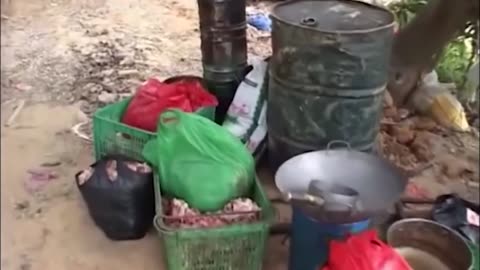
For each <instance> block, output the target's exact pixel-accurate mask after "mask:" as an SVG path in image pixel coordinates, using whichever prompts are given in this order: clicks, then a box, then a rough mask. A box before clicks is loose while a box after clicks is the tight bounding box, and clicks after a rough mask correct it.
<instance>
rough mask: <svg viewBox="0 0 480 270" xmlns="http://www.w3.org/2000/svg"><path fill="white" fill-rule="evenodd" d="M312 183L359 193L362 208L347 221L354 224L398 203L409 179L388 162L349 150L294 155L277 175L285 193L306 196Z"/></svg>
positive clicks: (281, 188) (278, 185) (280, 186)
mask: <svg viewBox="0 0 480 270" xmlns="http://www.w3.org/2000/svg"><path fill="white" fill-rule="evenodd" d="M312 180H318V181H323V182H325V183H326V184H337V185H341V186H345V187H348V188H351V189H353V190H355V191H356V192H358V199H357V201H358V202H359V204H360V205H361V208H360V209H353V212H352V213H351V216H350V217H349V218H348V219H347V220H345V222H355V221H358V220H363V219H366V218H369V217H371V216H372V215H375V214H378V213H380V212H383V211H384V210H386V209H387V208H389V207H390V206H392V205H393V204H394V203H395V201H397V200H398V198H399V197H400V195H401V194H402V192H403V191H404V190H405V187H406V184H407V179H406V177H404V175H402V173H401V172H400V171H399V170H398V169H397V168H396V167H394V166H393V165H391V164H390V163H389V162H387V161H386V160H384V159H381V158H379V157H377V156H375V155H372V154H367V153H363V152H359V151H354V150H349V149H335V150H324V151H315V152H309V153H305V154H301V155H298V156H295V157H293V158H291V159H289V160H287V161H286V162H285V163H283V164H282V165H281V166H280V168H279V169H278V171H277V172H276V174H275V184H276V186H277V187H278V189H279V190H280V192H282V193H296V194H302V193H307V192H308V188H309V185H310V182H311V181H312Z"/></svg>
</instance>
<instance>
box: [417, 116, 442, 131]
mask: <svg viewBox="0 0 480 270" xmlns="http://www.w3.org/2000/svg"><path fill="white" fill-rule="evenodd" d="M414 123H415V128H416V129H418V130H425V131H432V130H434V129H436V128H437V126H438V125H437V122H435V121H434V120H433V119H431V118H429V117H417V118H416V120H415V122H414Z"/></svg>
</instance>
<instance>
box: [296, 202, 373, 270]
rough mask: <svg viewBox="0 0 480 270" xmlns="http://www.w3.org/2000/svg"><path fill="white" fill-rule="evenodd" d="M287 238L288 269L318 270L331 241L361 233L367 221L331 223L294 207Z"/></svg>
mask: <svg viewBox="0 0 480 270" xmlns="http://www.w3.org/2000/svg"><path fill="white" fill-rule="evenodd" d="M292 210H293V215H292V233H291V238H290V254H289V262H288V269H289V270H318V269H320V268H321V266H323V265H324V264H325V263H326V261H327V259H328V245H329V242H330V240H333V239H342V238H343V237H345V236H347V235H351V234H355V233H359V232H362V231H364V230H366V229H368V228H369V223H370V221H369V220H363V221H358V222H355V223H347V224H331V223H325V222H321V221H319V220H316V219H313V218H311V217H310V216H309V215H307V214H306V213H305V212H304V211H302V209H300V208H297V207H293V209H292Z"/></svg>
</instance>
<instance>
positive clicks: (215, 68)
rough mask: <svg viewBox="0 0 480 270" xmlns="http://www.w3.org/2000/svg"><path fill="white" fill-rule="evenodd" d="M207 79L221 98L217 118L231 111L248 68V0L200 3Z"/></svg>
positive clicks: (200, 1) (202, 45) (209, 85)
mask: <svg viewBox="0 0 480 270" xmlns="http://www.w3.org/2000/svg"><path fill="white" fill-rule="evenodd" d="M197 3H198V10H199V16H200V38H201V50H202V65H203V77H204V79H205V81H206V82H207V84H208V87H209V89H210V90H212V91H213V92H214V94H215V95H216V96H217V98H218V99H219V106H218V108H217V113H218V114H219V115H218V117H217V118H223V115H224V114H225V113H226V111H227V110H228V106H229V105H230V103H231V101H232V100H233V97H234V95H235V91H236V88H237V86H238V85H239V84H240V82H241V80H242V78H243V72H244V71H245V68H246V67H247V37H246V29H247V23H246V11H245V8H246V2H245V0H197Z"/></svg>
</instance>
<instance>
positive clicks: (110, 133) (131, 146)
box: [93, 98, 215, 161]
mask: <svg viewBox="0 0 480 270" xmlns="http://www.w3.org/2000/svg"><path fill="white" fill-rule="evenodd" d="M130 100H131V98H128V99H125V100H122V101H119V102H117V103H114V104H110V105H107V106H105V107H103V108H101V109H99V110H97V111H96V112H95V114H94V116H93V143H94V152H95V160H100V159H101V158H102V157H104V156H106V155H112V154H119V155H123V156H126V157H129V158H132V159H135V160H140V161H143V160H144V159H143V155H142V151H143V146H144V145H145V144H146V143H147V142H148V141H149V140H151V139H153V138H155V137H156V133H152V132H149V131H145V130H141V129H138V128H134V127H131V126H128V125H125V124H123V123H122V122H121V118H122V115H123V113H124V112H125V110H126V109H127V106H128V104H129V102H130ZM196 113H197V114H199V115H202V116H204V117H206V118H208V119H211V120H213V119H214V117H215V108H214V107H205V108H201V109H199V110H198V111H197V112H196Z"/></svg>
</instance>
